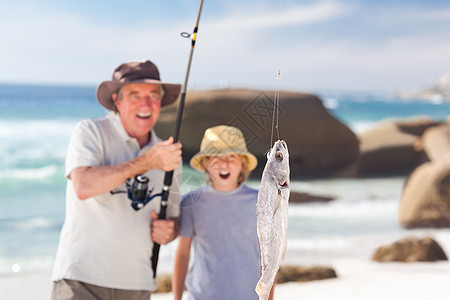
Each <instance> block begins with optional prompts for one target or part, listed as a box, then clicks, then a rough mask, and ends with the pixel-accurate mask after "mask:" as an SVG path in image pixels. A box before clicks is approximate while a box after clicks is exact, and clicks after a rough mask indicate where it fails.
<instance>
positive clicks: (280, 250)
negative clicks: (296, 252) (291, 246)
mask: <svg viewBox="0 0 450 300" xmlns="http://www.w3.org/2000/svg"><path fill="white" fill-rule="evenodd" d="M289 177H290V167H289V151H288V147H287V144H286V142H285V141H283V140H278V141H276V142H275V143H274V145H273V147H272V148H271V149H270V150H269V152H267V162H266V165H265V167H264V171H263V173H262V177H261V184H260V187H259V191H258V200H257V204H256V218H257V233H258V239H259V247H260V277H259V280H258V283H257V285H256V288H255V291H256V293H257V294H258V296H259V299H260V300H267V299H268V298H269V295H270V290H271V289H272V286H273V284H274V281H275V276H276V275H277V272H278V270H279V268H280V265H281V263H282V262H283V261H284V257H285V254H286V247H287V226H288V204H289V195H290V185H289V184H290V179H289Z"/></svg>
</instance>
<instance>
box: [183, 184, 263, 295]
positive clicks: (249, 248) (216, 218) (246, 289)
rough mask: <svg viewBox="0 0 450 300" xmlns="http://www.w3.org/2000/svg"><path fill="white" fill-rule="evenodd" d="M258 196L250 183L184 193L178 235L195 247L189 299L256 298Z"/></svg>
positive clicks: (188, 282)
mask: <svg viewBox="0 0 450 300" xmlns="http://www.w3.org/2000/svg"><path fill="white" fill-rule="evenodd" d="M257 198H258V191H257V190H255V189H251V188H249V187H248V186H246V185H240V186H239V187H238V188H237V189H235V190H233V191H230V192H220V191H217V190H215V189H213V188H212V187H210V186H207V187H204V188H201V189H199V190H195V191H193V192H190V193H189V194H187V195H186V196H184V197H183V200H182V203H181V217H180V218H181V233H180V235H181V236H183V237H192V238H193V245H194V261H193V264H192V267H191V269H190V270H189V273H188V275H187V278H186V287H187V289H188V291H189V299H195V300H200V299H209V300H213V299H220V300H226V299H230V300H231V299H232V300H236V299H246V300H247V299H258V295H257V294H256V292H255V287H256V283H257V282H258V278H259V272H260V270H259V269H260V265H259V261H260V256H259V241H258V235H257V231H256V202H257Z"/></svg>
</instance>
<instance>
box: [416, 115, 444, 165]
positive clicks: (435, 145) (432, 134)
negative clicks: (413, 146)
mask: <svg viewBox="0 0 450 300" xmlns="http://www.w3.org/2000/svg"><path fill="white" fill-rule="evenodd" d="M418 145H419V146H420V147H421V148H422V149H423V150H424V151H425V153H426V155H427V156H428V158H429V159H430V160H436V159H439V158H440V157H443V156H444V155H446V154H447V153H450V123H444V124H442V125H440V126H436V127H433V128H430V129H428V130H427V131H425V133H424V134H423V136H422V138H421V139H420V141H419V143H418Z"/></svg>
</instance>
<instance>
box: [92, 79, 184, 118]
mask: <svg viewBox="0 0 450 300" xmlns="http://www.w3.org/2000/svg"><path fill="white" fill-rule="evenodd" d="M133 83H151V84H160V85H162V88H163V89H164V97H163V98H162V99H161V107H163V106H166V105H169V104H172V103H173V102H175V101H176V100H177V99H178V96H179V95H180V91H181V84H174V83H164V82H161V81H159V80H154V79H144V80H134V81H132V82H117V81H103V82H102V83H100V85H99V86H98V88H97V100H98V102H100V104H101V105H102V106H103V107H105V108H107V109H109V110H112V111H116V112H117V108H116V105H115V104H114V101H113V99H112V95H113V94H114V93H117V91H118V90H119V89H120V88H121V87H123V86H124V85H127V84H133Z"/></svg>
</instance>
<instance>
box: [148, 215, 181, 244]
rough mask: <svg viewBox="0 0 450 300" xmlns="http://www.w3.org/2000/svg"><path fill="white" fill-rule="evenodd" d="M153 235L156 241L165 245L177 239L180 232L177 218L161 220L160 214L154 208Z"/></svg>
mask: <svg viewBox="0 0 450 300" xmlns="http://www.w3.org/2000/svg"><path fill="white" fill-rule="evenodd" d="M152 219H153V221H152V228H151V237H152V240H153V241H154V242H155V243H158V244H160V245H165V244H168V243H170V242H171V241H173V240H174V239H176V237H177V236H178V234H179V224H178V219H177V218H170V219H163V220H159V219H158V215H157V214H156V212H155V211H154V210H152Z"/></svg>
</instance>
